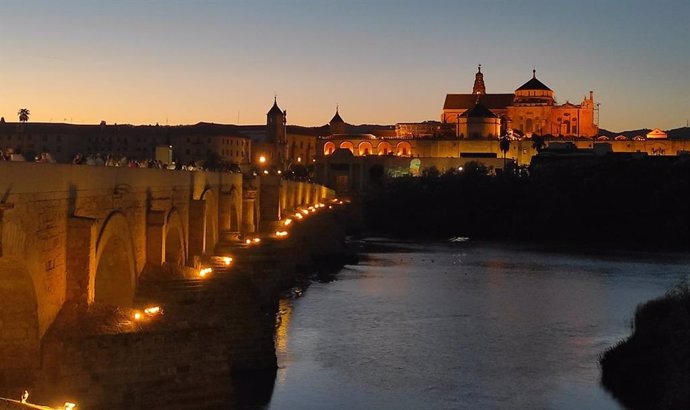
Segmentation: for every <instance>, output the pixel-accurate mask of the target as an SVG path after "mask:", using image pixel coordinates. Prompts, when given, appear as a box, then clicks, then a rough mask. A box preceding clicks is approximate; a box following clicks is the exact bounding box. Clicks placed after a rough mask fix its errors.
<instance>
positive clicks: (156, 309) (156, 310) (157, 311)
mask: <svg viewBox="0 0 690 410" xmlns="http://www.w3.org/2000/svg"><path fill="white" fill-rule="evenodd" d="M144 313H145V314H146V315H147V316H149V317H152V316H156V315H162V314H163V309H161V307H160V306H150V307H147V308H146V309H144Z"/></svg>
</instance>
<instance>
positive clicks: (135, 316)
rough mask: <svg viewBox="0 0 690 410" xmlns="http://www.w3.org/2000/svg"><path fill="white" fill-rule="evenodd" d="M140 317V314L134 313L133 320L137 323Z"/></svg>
mask: <svg viewBox="0 0 690 410" xmlns="http://www.w3.org/2000/svg"><path fill="white" fill-rule="evenodd" d="M142 317H143V316H142V315H141V312H134V320H136V321H139V320H141V318H142Z"/></svg>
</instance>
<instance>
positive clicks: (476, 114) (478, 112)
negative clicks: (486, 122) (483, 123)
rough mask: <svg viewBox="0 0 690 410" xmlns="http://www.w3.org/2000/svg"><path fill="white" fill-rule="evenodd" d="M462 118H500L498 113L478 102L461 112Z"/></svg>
mask: <svg viewBox="0 0 690 410" xmlns="http://www.w3.org/2000/svg"><path fill="white" fill-rule="evenodd" d="M460 118H498V115H496V114H494V113H493V112H491V110H490V109H488V108H486V107H485V106H484V105H482V104H481V103H479V102H478V103H477V104H475V105H474V107H472V108H470V109H469V110H467V111H465V112H463V113H462V114H460Z"/></svg>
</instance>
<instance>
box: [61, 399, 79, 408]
mask: <svg viewBox="0 0 690 410" xmlns="http://www.w3.org/2000/svg"><path fill="white" fill-rule="evenodd" d="M63 406H64V408H65V410H72V409H76V408H77V405H76V403H72V402H69V401H66V402H65V404H64V405H63Z"/></svg>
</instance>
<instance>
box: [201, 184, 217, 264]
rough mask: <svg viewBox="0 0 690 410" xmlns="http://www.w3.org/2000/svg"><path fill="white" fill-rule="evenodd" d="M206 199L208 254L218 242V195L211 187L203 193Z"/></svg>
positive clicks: (205, 246) (205, 218) (205, 248)
mask: <svg viewBox="0 0 690 410" xmlns="http://www.w3.org/2000/svg"><path fill="white" fill-rule="evenodd" d="M200 199H203V200H204V201H206V211H205V213H204V220H205V222H206V223H205V224H204V225H205V227H206V228H205V233H204V238H205V239H204V250H203V252H204V253H205V254H207V255H210V254H212V253H213V250H214V249H215V247H216V243H217V242H218V197H217V195H216V194H215V193H214V192H213V190H212V189H211V188H206V190H204V192H203V193H202V194H201V198H200Z"/></svg>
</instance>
